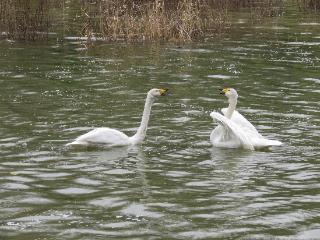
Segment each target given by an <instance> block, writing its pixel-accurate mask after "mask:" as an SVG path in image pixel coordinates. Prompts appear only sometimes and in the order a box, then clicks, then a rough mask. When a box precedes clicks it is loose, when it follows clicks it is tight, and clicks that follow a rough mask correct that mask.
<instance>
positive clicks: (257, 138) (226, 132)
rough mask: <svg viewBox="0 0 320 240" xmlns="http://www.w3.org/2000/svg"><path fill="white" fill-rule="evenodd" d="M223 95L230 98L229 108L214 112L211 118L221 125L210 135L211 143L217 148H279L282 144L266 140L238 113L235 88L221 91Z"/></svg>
mask: <svg viewBox="0 0 320 240" xmlns="http://www.w3.org/2000/svg"><path fill="white" fill-rule="evenodd" d="M221 94H224V95H225V96H226V97H227V98H228V102H229V106H228V108H223V109H222V110H221V111H222V113H223V114H224V116H223V115H222V114H220V113H218V112H212V113H211V114H210V116H211V117H212V118H213V119H214V120H216V121H217V122H218V123H219V126H217V127H216V128H215V129H213V131H212V132H211V135H210V141H211V143H212V145H213V146H215V147H225V148H241V147H242V148H245V149H250V150H254V149H259V148H265V147H270V146H279V145H281V144H282V143H281V142H279V141H276V140H269V139H266V138H264V137H263V136H262V135H261V134H260V133H258V131H257V130H256V128H255V127H254V126H253V125H252V124H251V123H250V122H249V121H248V120H247V119H246V118H245V117H244V116H242V115H241V114H240V113H239V112H238V111H236V110H235V109H236V106H237V99H238V93H237V91H236V90H235V89H233V88H224V89H221Z"/></svg>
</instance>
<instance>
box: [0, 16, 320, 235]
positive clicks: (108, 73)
mask: <svg viewBox="0 0 320 240" xmlns="http://www.w3.org/2000/svg"><path fill="white" fill-rule="evenodd" d="M235 21H237V22H238V24H236V26H235V29H233V31H230V32H229V33H226V34H225V35H223V37H221V38H219V39H216V40H214V41H208V42H204V43H195V44H189V45H174V44H162V45H161V44H159V45H156V44H154V45H153V44H137V45H134V44H131V45H126V44H102V43H101V44H97V45H96V46H95V47H94V48H91V49H89V50H85V49H83V45H82V43H81V42H79V41H77V40H72V38H69V40H66V41H65V42H64V43H63V44H62V43H61V42H59V43H55V42H49V43H42V44H39V43H37V44H27V43H17V42H8V41H5V40H3V41H1V42H0V89H1V96H0V133H1V134H0V239H15V240H20V239H23V240H29V239H30V240H31V239H32V240H33V239H75V240H78V239H112V238H114V239H259V238H260V239H270V238H273V237H281V239H312V238H314V239H317V238H319V236H320V217H319V216H320V208H319V202H320V190H319V189H320V184H319V180H320V173H319V172H320V171H319V170H320V167H319V150H320V146H319V140H320V118H319V116H320V108H319V107H320V105H319V93H320V87H319V84H320V50H319V47H320V31H319V29H320V21H319V18H318V16H317V15H313V16H310V17H308V18H305V19H304V18H299V19H298V18H297V17H296V16H295V15H292V16H290V17H287V19H286V20H285V21H281V19H280V20H279V19H274V20H272V21H270V22H268V23H266V24H261V25H259V27H256V25H255V26H251V25H249V24H247V23H246V22H243V20H241V19H237V20H235ZM224 86H231V87H234V88H236V89H237V90H238V93H239V95H240V97H239V102H238V110H239V111H240V112H241V113H242V114H243V115H244V116H246V118H247V119H248V120H249V121H251V122H252V123H253V124H254V125H255V126H256V128H257V129H258V130H259V132H260V133H261V134H262V135H264V136H266V137H268V138H270V139H277V140H280V141H282V142H283V143H284V145H283V146H281V147H274V148H271V149H270V150H265V151H246V150H240V149H218V148H213V147H212V146H211V144H210V142H209V135H210V132H211V131H212V129H213V128H214V127H215V126H216V124H215V123H214V122H213V121H212V119H211V118H210V116H209V113H210V112H211V111H213V110H219V109H220V108H222V107H225V106H226V105H227V101H226V99H225V98H224V96H221V95H219V90H218V89H219V88H221V87H224ZM153 87H167V88H169V89H170V95H169V96H167V97H164V98H161V99H158V101H157V102H156V103H155V104H154V106H153V109H152V115H151V119H150V124H149V129H148V132H147V137H146V139H145V141H144V143H143V144H142V145H141V146H137V147H133V148H130V149H127V148H114V149H91V150H89V151H70V150H67V149H65V148H64V145H65V144H66V143H68V142H70V141H72V140H73V139H74V138H75V137H77V136H79V135H80V134H83V133H85V132H87V131H89V130H91V129H93V128H94V127H100V126H105V127H112V128H116V129H119V130H122V131H124V132H125V133H127V134H128V135H132V134H134V133H135V130H136V129H137V127H138V124H139V121H140V117H141V113H142V110H143V105H144V99H145V97H146V92H147V91H148V90H149V89H150V88H153Z"/></svg>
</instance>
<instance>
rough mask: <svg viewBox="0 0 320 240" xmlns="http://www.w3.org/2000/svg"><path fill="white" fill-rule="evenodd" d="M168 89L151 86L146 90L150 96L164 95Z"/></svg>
mask: <svg viewBox="0 0 320 240" xmlns="http://www.w3.org/2000/svg"><path fill="white" fill-rule="evenodd" d="M168 90H169V89H167V88H153V89H151V90H150V91H149V92H148V95H150V96H151V97H154V98H155V97H160V96H165V95H166V93H167V92H168Z"/></svg>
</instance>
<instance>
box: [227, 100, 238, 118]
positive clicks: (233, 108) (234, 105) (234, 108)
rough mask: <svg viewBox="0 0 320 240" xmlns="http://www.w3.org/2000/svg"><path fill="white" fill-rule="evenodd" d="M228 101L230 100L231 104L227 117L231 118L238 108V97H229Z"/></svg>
mask: <svg viewBox="0 0 320 240" xmlns="http://www.w3.org/2000/svg"><path fill="white" fill-rule="evenodd" d="M228 102H229V106H228V109H227V113H226V118H229V119H230V118H231V117H232V114H233V112H234V110H236V106H237V98H229V100H228Z"/></svg>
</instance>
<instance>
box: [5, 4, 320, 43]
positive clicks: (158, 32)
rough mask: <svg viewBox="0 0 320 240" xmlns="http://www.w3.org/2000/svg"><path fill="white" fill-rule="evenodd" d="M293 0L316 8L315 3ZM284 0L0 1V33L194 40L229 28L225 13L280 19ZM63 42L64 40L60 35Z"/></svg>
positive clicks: (15, 36)
mask: <svg viewBox="0 0 320 240" xmlns="http://www.w3.org/2000/svg"><path fill="white" fill-rule="evenodd" d="M292 1H293V2H294V1H296V3H298V5H299V6H300V9H314V10H319V9H320V2H319V1H318V0H292ZM284 2H285V1H284V0H263V1H262V0H86V1H84V0H69V1H66V0H1V1H0V31H1V33H2V35H3V36H5V37H7V38H10V39H22V40H36V39H43V38H47V37H48V32H49V31H54V32H57V33H60V34H61V33H62V34H69V33H71V34H73V35H78V36H84V37H87V39H88V41H90V40H92V39H94V38H101V39H103V40H106V41H127V42H132V41H134V42H136V41H178V42H185V41H193V40H196V39H201V38H204V37H205V36H208V35H213V34H219V33H221V32H224V31H226V29H228V27H229V26H230V22H229V13H230V12H233V11H247V12H250V13H251V15H252V16H253V17H254V18H255V19H261V18H263V17H272V16H277V15H279V10H280V9H282V8H283V5H284ZM62 37H63V36H62Z"/></svg>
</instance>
